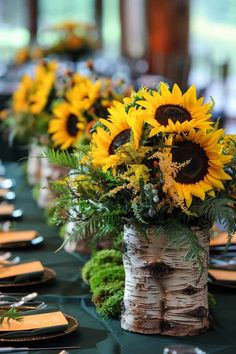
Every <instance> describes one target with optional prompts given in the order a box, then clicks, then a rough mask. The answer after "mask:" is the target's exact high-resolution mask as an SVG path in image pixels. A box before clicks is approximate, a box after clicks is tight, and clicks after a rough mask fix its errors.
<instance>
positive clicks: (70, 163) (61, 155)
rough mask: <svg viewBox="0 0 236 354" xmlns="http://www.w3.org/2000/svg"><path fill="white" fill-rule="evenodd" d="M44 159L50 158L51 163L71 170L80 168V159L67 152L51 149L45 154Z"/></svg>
mask: <svg viewBox="0 0 236 354" xmlns="http://www.w3.org/2000/svg"><path fill="white" fill-rule="evenodd" d="M43 157H45V158H48V160H49V162H51V163H53V164H55V165H58V166H62V167H67V168H70V169H76V168H77V167H78V157H77V156H76V155H75V154H71V153H69V152H68V151H67V150H64V151H61V150H54V149H50V150H49V151H48V152H46V153H44V154H43Z"/></svg>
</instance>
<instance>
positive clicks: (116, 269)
mask: <svg viewBox="0 0 236 354" xmlns="http://www.w3.org/2000/svg"><path fill="white" fill-rule="evenodd" d="M124 278H125V271H124V267H123V265H120V266H119V265H113V266H112V267H111V266H107V267H105V268H104V269H101V270H99V271H98V272H96V273H94V274H93V275H92V276H91V277H90V287H91V290H92V292H94V290H95V289H96V288H98V287H99V286H100V285H101V284H104V285H105V284H109V283H113V282H115V281H121V280H124Z"/></svg>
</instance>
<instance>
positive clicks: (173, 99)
mask: <svg viewBox="0 0 236 354" xmlns="http://www.w3.org/2000/svg"><path fill="white" fill-rule="evenodd" d="M142 96H143V98H144V99H143V100H140V101H137V103H138V104H140V105H141V106H142V107H144V108H145V114H146V121H147V122H148V123H149V124H150V125H151V126H152V127H153V129H152V130H151V136H154V135H156V134H158V133H159V132H167V133H172V132H175V133H182V132H188V131H189V130H190V129H193V128H196V129H208V128H210V127H211V124H212V123H211V122H210V121H209V118H210V117H211V114H210V110H211V103H205V104H203V100H204V99H203V98H199V99H198V98H197V95H196V88H195V87H194V86H191V87H190V88H189V89H188V91H187V92H186V93H185V94H182V92H181V90H180V88H179V87H178V85H176V84H175V85H174V87H173V90H172V92H171V91H170V90H169V89H168V86H167V85H166V84H165V83H161V85H160V92H156V91H146V92H145V90H144V91H142Z"/></svg>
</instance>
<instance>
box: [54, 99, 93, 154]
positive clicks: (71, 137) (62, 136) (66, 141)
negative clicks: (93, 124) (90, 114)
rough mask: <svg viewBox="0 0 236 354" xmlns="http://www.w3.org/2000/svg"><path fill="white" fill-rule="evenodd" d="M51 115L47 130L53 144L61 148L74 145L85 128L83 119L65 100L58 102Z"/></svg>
mask: <svg viewBox="0 0 236 354" xmlns="http://www.w3.org/2000/svg"><path fill="white" fill-rule="evenodd" d="M53 115H54V118H53V119H51V121H50V122H49V129H48V132H49V133H50V134H52V140H53V142H54V144H55V145H56V146H60V148H61V149H62V150H63V149H67V148H68V147H71V146H73V145H75V143H76V142H77V141H78V139H79V138H80V137H81V135H82V134H83V132H84V130H85V127H86V121H85V119H84V118H83V117H81V115H80V114H79V112H78V111H76V110H75V109H74V107H73V106H72V105H70V104H69V103H67V102H63V103H60V104H58V105H57V106H56V107H55V108H54V109H53Z"/></svg>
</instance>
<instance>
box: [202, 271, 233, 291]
mask: <svg viewBox="0 0 236 354" xmlns="http://www.w3.org/2000/svg"><path fill="white" fill-rule="evenodd" d="M208 283H209V284H211V285H214V286H217V287H221V288H222V287H223V288H229V289H236V281H235V282H234V281H222V280H221V281H219V280H216V279H215V278H213V277H212V276H211V275H210V274H208Z"/></svg>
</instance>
